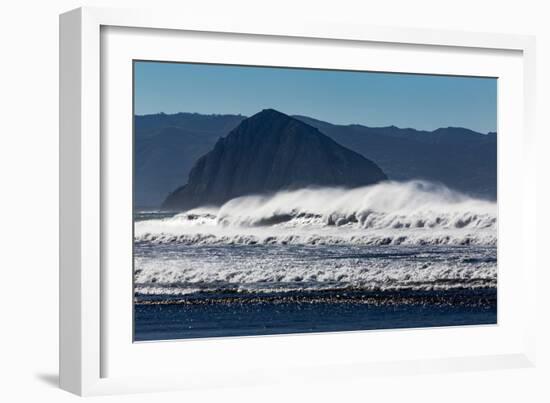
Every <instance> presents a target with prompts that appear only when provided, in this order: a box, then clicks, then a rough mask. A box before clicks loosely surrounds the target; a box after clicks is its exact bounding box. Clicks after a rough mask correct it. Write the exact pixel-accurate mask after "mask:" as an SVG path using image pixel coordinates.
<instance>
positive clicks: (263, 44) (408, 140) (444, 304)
mask: <svg viewBox="0 0 550 403" xmlns="http://www.w3.org/2000/svg"><path fill="white" fill-rule="evenodd" d="M60 44H61V55H60V83H61V84H60V86H61V87H60V97H61V101H60V109H61V119H60V127H61V129H60V131H61V132H60V137H61V141H60V171H61V172H60V187H61V190H60V203H61V210H60V211H61V222H60V233H61V239H60V242H61V256H60V383H61V386H62V387H63V388H64V389H66V390H69V391H71V392H74V393H77V394H81V395H93V394H109V393H125V392H139V391H155V390H166V389H183V388H191V387H194V388H196V387H205V388H208V387H214V386H224V385H248V384H258V383H265V382H272V381H273V380H274V379H276V380H277V381H278V382H280V381H283V382H284V381H288V382H291V381H292V379H293V377H295V376H296V375H297V374H299V376H300V377H301V378H302V379H303V378H304V377H305V378H310V379H326V380H327V381H330V380H332V379H337V378H339V377H346V376H348V375H350V374H353V376H368V375H369V374H370V373H378V374H379V373H381V372H383V373H387V374H403V373H405V374H408V373H411V374H412V373H418V372H419V371H423V372H426V371H428V372H437V371H454V370H474V369H480V368H503V367H522V366H531V365H533V362H534V343H533V340H534V330H533V329H534V318H532V316H533V315H534V311H535V310H534V308H533V307H534V289H535V285H534V278H535V273H536V263H535V260H534V253H533V248H534V245H533V243H532V242H529V234H531V233H534V226H535V217H534V210H535V209H534V208H533V205H534V197H533V195H534V191H535V189H534V186H535V183H534V182H533V181H532V180H531V179H530V178H532V177H533V172H535V167H534V162H533V160H532V159H530V158H529V156H530V155H531V153H532V150H533V149H534V146H535V145H534V135H533V133H532V124H533V123H532V121H533V107H532V102H533V96H534V95H533V94H534V86H535V81H534V80H535V77H534V61H533V60H534V39H533V38H531V37H527V36H517V35H501V34H478V33H465V32H452V31H448V32H447V31H437V32H431V31H424V30H413V29H403V28H396V29H390V28H372V27H363V26H350V25H341V24H330V23H319V22H316V21H313V20H311V21H305V22H304V21H302V22H301V23H300V24H299V25H298V24H297V25H295V26H293V25H292V24H288V25H287V26H285V27H281V26H279V25H278V24H276V23H275V22H269V20H265V21H256V22H251V21H244V19H243V20H242V21H238V20H232V21H222V20H220V21H216V20H201V19H200V18H199V19H197V18H192V16H181V15H177V18H176V16H175V15H173V14H169V13H166V14H165V13H156V12H150V11H147V12H145V11H136V10H133V11H132V10H124V11H123V10H106V9H95V8H93V9H88V8H85V9H78V10H74V11H71V12H68V13H66V14H63V15H62V16H61V18H60ZM411 346H414V348H411Z"/></svg>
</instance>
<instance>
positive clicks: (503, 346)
mask: <svg viewBox="0 0 550 403" xmlns="http://www.w3.org/2000/svg"><path fill="white" fill-rule="evenodd" d="M140 30H141V31H140ZM140 32H141V34H139V33H140ZM186 33H192V34H193V38H195V39H193V40H197V38H199V39H198V40H200V38H201V36H208V35H211V34H215V41H217V42H220V41H221V42H224V41H230V40H231V38H239V41H241V39H240V38H245V39H246V38H249V39H250V38H252V39H251V40H252V41H253V42H254V43H256V44H260V45H262V43H263V41H269V42H270V43H274V44H275V45H273V46H278V47H281V49H284V48H285V46H286V47H287V48H288V51H289V52H290V53H291V54H292V51H291V49H290V48H289V47H288V43H289V41H291V42H292V41H297V42H296V43H300V46H302V48H303V46H306V47H307V46H308V43H310V41H319V42H318V43H319V46H328V47H331V49H332V50H333V51H335V52H337V51H338V49H339V48H343V47H346V46H348V45H349V46H351V45H353V46H351V47H355V48H357V49H359V50H358V51H357V52H359V53H360V52H361V49H362V48H361V46H363V45H364V46H375V47H378V48H380V49H383V48H384V47H389V46H393V47H394V48H395V55H394V56H391V57H388V61H387V62H386V63H389V62H390V61H391V60H393V63H397V64H396V69H398V70H401V71H405V72H409V71H410V72H426V68H427V67H426V62H430V64H432V65H433V66H434V67H432V68H431V70H430V71H429V72H430V73H440V74H449V73H457V72H458V73H460V72H464V73H468V72H471V74H480V75H481V74H483V73H484V72H486V75H489V76H491V75H492V74H490V73H491V71H492V70H494V69H495V68H496V67H494V66H492V65H491V64H490V60H491V59H483V58H484V57H488V58H492V57H495V58H497V59H494V60H499V61H501V62H502V63H501V67H499V68H501V69H502V70H501V71H502V74H503V76H502V77H504V78H505V80H504V81H505V84H504V85H503V88H504V91H503V94H504V95H502V96H507V97H510V98H511V97H512V95H514V97H513V98H517V99H513V100H512V99H510V100H509V102H508V101H507V99H504V100H503V99H501V98H499V114H500V115H502V113H500V112H502V111H504V112H506V111H510V113H508V114H506V113H504V115H505V116H509V118H503V119H507V120H503V121H501V120H500V117H499V170H498V173H499V226H500V223H501V218H503V219H504V220H503V221H502V222H503V224H502V226H501V227H504V229H506V233H503V234H502V231H503V229H502V228H500V229H499V242H501V235H502V242H501V243H499V267H500V264H501V262H503V263H502V264H506V262H508V263H509V264H510V266H511V265H512V264H513V265H514V266H515V267H519V268H518V269H517V271H516V272H512V271H510V270H507V271H506V273H509V275H508V274H507V275H506V276H504V277H503V280H502V281H504V283H503V284H502V285H503V286H505V287H504V289H503V290H504V291H502V292H501V283H500V282H501V277H500V275H501V273H500V272H499V325H498V326H496V327H485V328H483V329H465V328H457V329H452V330H451V329H424V330H411V331H397V330H393V331H379V332H348V333H346V334H324V335H322V336H321V335H294V336H270V337H266V336H264V337H246V338H224V339H218V340H198V341H197V340H193V341H182V342H177V341H176V342H170V343H166V342H160V343H145V344H141V345H139V346H136V345H134V344H133V343H132V340H131V338H130V339H128V323H131V315H132V313H131V310H128V306H131V297H130V295H129V294H128V293H127V292H126V291H127V289H123V291H122V292H120V293H113V289H116V290H119V288H117V287H115V286H116V285H117V284H119V283H118V282H119V281H120V282H121V283H120V284H122V282H125V281H126V283H124V284H122V287H127V284H128V283H127V281H128V275H127V274H128V273H126V272H121V273H122V274H120V273H119V274H116V275H115V274H113V271H112V270H109V268H110V267H112V266H110V265H109V259H111V258H112V256H111V255H110V253H111V252H110V250H111V249H110V248H109V245H110V243H109V242H111V241H113V240H114V241H113V242H119V241H121V242H126V243H125V244H124V247H122V248H121V249H125V250H126V251H127V250H128V248H127V246H128V245H130V244H131V238H129V239H126V238H125V237H126V235H125V234H127V232H124V231H126V230H127V229H128V228H127V225H126V224H127V223H128V217H130V221H131V211H128V212H127V214H126V215H125V216H124V217H122V220H123V221H122V222H120V223H117V224H112V223H116V222H117V220H120V219H119V218H115V216H114V215H112V214H108V213H107V212H109V211H112V208H113V207H112V205H111V204H110V203H111V202H112V200H114V199H117V200H122V199H125V198H124V194H123V195H122V199H121V198H120V197H118V195H114V194H113V193H112V192H114V191H115V190H116V189H119V190H120V191H125V192H126V193H128V189H127V188H128V186H130V190H131V184H126V185H124V180H125V178H127V172H128V169H130V170H131V165H130V166H129V165H128V163H126V164H125V163H124V161H126V162H128V160H127V159H124V158H122V162H121V163H120V166H125V168H120V172H119V173H118V174H117V173H116V172H114V171H111V170H118V169H119V168H116V167H115V166H114V165H113V164H111V163H109V161H110V160H109V159H110V158H111V157H112V155H113V153H115V154H116V153H117V150H125V149H127V145H128V143H124V142H122V141H121V142H119V143H113V142H112V141H111V139H113V138H114V137H113V136H110V135H109V133H110V132H112V131H113V128H115V127H120V128H121V130H123V131H126V132H127V128H128V126H124V125H127V124H128V122H129V121H130V116H125V117H124V118H123V120H124V122H126V123H123V122H122V120H120V121H119V120H116V121H114V120H111V116H112V115H116V114H115V113H114V111H115V109H116V111H117V112H121V114H124V113H125V111H127V110H128V103H127V97H128V94H127V93H125V89H128V85H127V84H128V80H127V78H125V77H124V71H125V70H124V69H122V70H121V69H120V68H119V67H120V66H122V67H123V68H124V66H125V64H123V63H127V62H128V60H130V59H131V58H133V57H134V58H138V57H136V54H135V53H132V52H136V53H140V50H139V49H137V50H136V48H135V47H134V46H126V45H129V44H130V42H124V41H131V40H132V39H131V37H133V36H137V35H142V37H140V43H141V44H142V45H140V46H143V49H144V51H143V54H145V53H147V50H146V49H149V51H148V52H149V55H150V54H151V52H153V50H151V49H153V48H155V50H154V51H155V52H156V53H155V58H159V60H162V59H163V58H168V59H169V60H176V59H178V55H176V54H173V55H172V54H171V52H173V51H172V50H171V49H174V44H175V43H178V41H180V40H181V35H185V34H186ZM106 34H108V35H112V36H111V37H107V36H105V35H106ZM117 35H118V36H117ZM128 38H129V39H128ZM224 38H225V39H224ZM241 42H242V43H241V44H240V46H242V47H243V49H246V47H247V46H249V44H248V42H247V41H246V40H244V39H243V40H242V41H241ZM228 43H229V42H228ZM189 44H190V45H189V46H191V47H190V48H189V49H191V48H193V49H198V47H197V46H196V45H193V44H192V41H191V40H190V42H189ZM193 46H194V47H193ZM213 46H214V45H213ZM147 47H148V48H147ZM409 48H410V49H412V51H414V52H424V53H423V54H424V55H425V58H424V60H423V61H422V62H418V64H417V65H414V64H409V65H405V64H402V65H401V66H400V65H399V63H402V62H400V61H399V60H400V56H399V54H400V53H403V52H407V51H408V50H407V49H409ZM113 49H115V50H117V52H112V50H113ZM110 51H111V52H110ZM430 52H432V53H433V52H443V53H446V54H447V55H448V59H444V58H443V59H441V60H442V62H441V63H442V64H440V65H438V63H439V62H438V61H437V60H436V59H435V58H434V56H433V55H432V53H430ZM461 52H464V54H466V53H468V54H472V55H473V56H472V57H473V58H479V61H478V62H477V65H476V64H475V63H473V64H472V66H474V65H476V66H477V67H475V68H476V69H477V70H476V71H477V73H476V71H474V70H470V69H474V67H471V66H470V67H468V64H469V63H461V62H460V59H461V57H463V56H462V54H463V53H461ZM115 53H116V55H118V56H117V57H118V58H120V59H121V60H120V64H117V63H118V62H116V60H115V59H116V57H115ZM234 53H235V52H233V49H232V54H233V55H232V56H231V57H233V59H231V60H233V61H240V62H242V63H243V64H247V63H252V61H254V60H259V63H260V64H262V63H264V64H269V63H270V62H272V61H270V60H269V57H268V55H267V54H265V55H262V52H261V51H254V52H252V53H253V54H252V55H251V56H250V57H249V58H248V59H246V60H244V59H243V56H239V55H238V54H237V55H235V54H234ZM237 53H238V52H237ZM508 54H509V55H511V57H510V58H508V57H507V56H505V55H508ZM476 55H477V56H476ZM502 55H504V56H505V57H502V58H501V59H499V57H501V56H502ZM146 56H147V55H146ZM295 56H296V57H297V58H298V59H299V57H298V55H295ZM110 57H112V60H113V63H114V64H113V65H110V64H109V61H108V60H107V61H106V60H103V59H105V58H110ZM204 57H206V56H204V55H201V54H200V52H199V51H198V50H197V53H196V55H195V60H199V61H200V60H202V59H201V58H204ZM218 57H222V56H218ZM227 57H229V56H227ZM239 57H241V59H239ZM534 57H535V42H534V38H533V37H529V36H520V35H506V34H487V33H467V32H455V31H443V30H437V31H429V30H417V29H408V28H383V27H368V26H357V25H347V24H341V23H327V22H319V21H315V20H313V19H311V20H307V19H306V20H303V21H301V23H300V24H294V25H293V24H292V23H289V24H286V25H284V26H282V25H280V24H279V23H278V22H276V21H269V19H268V18H266V19H262V20H255V21H251V20H249V19H244V18H243V19H234V18H233V19H219V20H213V19H204V18H195V16H192V15H181V14H178V15H175V14H173V13H169V12H158V11H151V10H116V9H103V8H80V9H77V10H73V11H69V12H68V13H65V14H63V15H61V17H60V385H61V387H62V388H63V389H65V390H68V391H70V392H73V393H76V394H79V395H97V394H113V393H130V392H132V393H133V392H140V391H159V390H171V389H185V388H197V387H212V386H224V385H249V384H258V383H269V382H293V379H295V377H297V376H299V378H300V379H301V380H303V379H304V378H308V379H324V380H325V379H326V380H327V381H329V380H331V379H337V378H340V377H347V376H368V375H369V374H373V373H376V374H380V373H385V374H389V375H396V374H410V373H418V372H439V371H464V370H475V369H491V368H495V369H496V368H505V367H528V366H532V365H534V362H535V346H534V339H535V333H534V332H535V319H534V315H532V314H530V313H532V312H535V278H536V271H537V266H536V261H535V259H534V256H535V251H534V248H535V243H534V242H529V239H528V234H534V233H535V232H536V231H535V222H536V217H535V208H534V203H535V201H534V200H535V197H534V195H535V185H536V183H535V181H534V180H533V179H532V178H534V177H535V175H534V172H535V161H534V158H532V155H534V150H535V136H534V91H535V71H534V69H535V62H534ZM235 58H236V59H235ZM262 58H263V59H262ZM314 58H315V56H314V52H312V56H311V60H312V61H311V63H312V66H315V65H316V63H320V61H316V60H315V59H314ZM392 58H393V59H392ZM401 58H402V56H401ZM430 58H432V59H430ZM298 59H295V60H297V61H296V63H297V66H304V64H307V63H308V61H307V60H306V59H302V60H298ZM319 60H320V59H319ZM342 60H343V59H342ZM419 60H420V59H419ZM484 60H486V61H485V62H484ZM494 60H493V61H494ZM115 62H116V63H115ZM326 63H328V62H326ZM334 63H338V62H337V61H335V62H334ZM340 63H344V64H345V63H346V62H345V61H342V62H340ZM358 63H359V61H358ZM445 63H446V64H445ZM483 63H486V64H485V66H486V67H484V64H483ZM499 63H500V62H499ZM286 64H288V63H286ZM451 64H452V65H453V66H451ZM437 66H440V67H437ZM445 66H451V67H448V68H446V67H445ZM506 66H508V67H506ZM384 68H387V66H386V67H384V66H383V65H379V66H374V67H373V69H374V70H376V69H384ZM415 70H416V71H415ZM495 71H496V70H495ZM102 75H104V76H105V77H103V76H102ZM107 76H108V77H109V78H112V79H113V80H107V79H106V77H107ZM508 77H509V78H508ZM113 83H116V84H113ZM501 93H502V92H501ZM516 95H517V96H516ZM120 96H122V97H124V100H121V101H120V102H118V100H119V97H120ZM501 101H503V102H501ZM518 106H519V108H520V109H517V108H518ZM111 107H112V109H111ZM514 110H515V111H516V112H515V113H512V112H513V111H514ZM117 116H118V115H117ZM121 119H122V118H121ZM119 124H120V125H122V126H117V125H119ZM502 128H503V129H504V133H509V134H506V136H505V137H504V139H505V140H504V141H503V142H501V139H500V131H501V130H500V129H502ZM512 128H513V129H514V130H507V129H512ZM501 143H503V144H501ZM513 150H516V151H518V152H520V153H521V167H519V168H518V166H515V167H514V171H512V167H510V166H509V164H507V162H510V158H511V157H510V156H511V151H513ZM123 152H124V153H125V155H128V152H125V151H123ZM117 155H118V154H117ZM117 177H118V179H116V178H117ZM504 179H505V180H506V182H503V180H504ZM119 185H121V186H119ZM518 186H520V189H521V191H518V190H517V187H518ZM124 189H126V190H124ZM502 189H503V190H502ZM501 190H502V192H501ZM122 207H124V206H123V205H122ZM512 212H515V214H516V215H515V216H514V217H512ZM507 217H510V219H509V221H506V218H507ZM124 220H126V221H124ZM111 222H112V223H111ZM112 227H115V231H114V232H109V231H110V230H109V228H112ZM121 228H126V229H125V230H124V231H118V230H117V229H121ZM105 231H107V232H109V234H106V233H105ZM116 234H119V235H116ZM107 235H108V238H109V242H107V241H106V239H107ZM117 236H120V238H117ZM512 241H514V243H515V244H516V245H520V246H517V247H516V250H514V251H511V250H510V248H507V247H506V246H507V245H509V244H510V243H511V242H512ZM117 245H121V244H120V243H117ZM130 250H131V248H130ZM499 270H500V268H499ZM130 277H131V276H130ZM129 281H130V282H131V279H130V280H129ZM125 284H126V285H125ZM508 284H510V287H508ZM512 285H515V286H516V287H517V288H515V290H514V291H515V298H518V299H520V300H521V302H518V303H517V304H514V307H513V308H510V310H511V311H513V312H511V313H510V317H509V318H508V316H506V315H507V309H508V307H510V306H511V305H510V304H508V305H507V304H506V301H507V300H508V299H509V297H510V295H511V290H512ZM116 294H120V295H118V296H117V295H116ZM501 307H504V308H502V309H505V312H503V313H502V312H501ZM129 321H130V322H129ZM119 324H122V325H120V326H121V327H120V328H119V327H118V326H119ZM117 335H118V336H117ZM121 335H122V336H121ZM446 338H448V340H465V341H464V345H462V346H460V348H451V347H449V348H446V347H445V346H444V343H442V340H445V339H446ZM474 339H475V340H479V343H478V345H476V346H474V345H473V343H472V342H471V341H468V340H474ZM406 340H414V342H415V343H418V346H419V347H418V352H417V354H416V355H414V354H409V355H405V354H404V352H405V350H404V349H400V348H398V347H395V348H394V349H393V350H392V351H393V352H394V353H393V354H388V352H389V351H390V348H391V343H395V344H394V345H395V346H398V345H402V344H403V343H404V342H405V343H406ZM492 341H494V343H491V342H492ZM342 343H344V344H345V347H342V351H344V352H347V353H349V354H352V355H353V356H352V357H351V358H349V359H341V354H339V353H338V351H336V350H335V346H337V345H343V344H342ZM373 343H377V344H378V346H381V347H377V350H378V351H379V354H378V355H377V354H375V350H374V349H371V350H368V348H365V351H366V352H363V353H357V354H355V355H354V354H353V353H352V351H353V348H354V347H357V346H365V345H371V344H373ZM423 346H424V347H423ZM429 346H432V347H429ZM489 346H491V348H489ZM320 347H323V348H325V349H326V351H325V352H326V353H327V354H325V355H324V356H323V357H319V358H316V356H315V355H314V349H315V348H320ZM235 349H238V350H239V354H238V355H235V354H232V353H230V352H231V351H234V350H235ZM268 351H269V352H270V353H267V352H268ZM297 352H299V354H297ZM178 354H179V355H180V357H186V359H185V360H183V361H181V360H179V359H178V360H174V359H171V358H172V357H176V356H178ZM208 354H209V355H208ZM262 355H263V357H264V358H262ZM204 357H206V358H204ZM216 357H217V358H216ZM236 357H239V361H240V362H239V363H235V364H232V365H231V366H228V365H223V362H226V361H227V360H230V359H235V358H236ZM201 360H205V362H206V364H208V365H206V364H205V365H201V363H200V361H201ZM215 360H219V362H220V365H219V366H216V368H215V369H213V367H212V364H213V362H215ZM262 360H263V362H264V363H263V364H262ZM136 362H143V363H144V365H143V368H137V367H136V365H135V363H136ZM262 365H263V366H262ZM161 366H162V368H163V369H162V370H158V371H150V370H149V371H148V370H147V367H149V368H150V367H155V368H160V367H161ZM190 368H193V370H192V371H190V370H189V369H190ZM304 368H307V371H304ZM155 372H156V374H155Z"/></svg>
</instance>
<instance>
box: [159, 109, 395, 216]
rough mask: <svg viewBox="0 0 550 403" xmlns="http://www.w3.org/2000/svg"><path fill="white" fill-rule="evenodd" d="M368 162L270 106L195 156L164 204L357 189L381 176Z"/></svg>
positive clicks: (175, 206)
mask: <svg viewBox="0 0 550 403" xmlns="http://www.w3.org/2000/svg"><path fill="white" fill-rule="evenodd" d="M385 179H387V178H386V175H385V174H384V172H382V170H381V169H380V168H379V167H378V166H377V165H376V164H375V163H374V162H372V161H370V160H368V159H367V158H365V157H363V156H362V155H360V154H358V153H356V152H354V151H351V150H349V149H347V148H345V147H343V146H341V145H340V144H338V143H336V142H335V141H334V140H332V139H331V138H330V137H328V136H325V135H324V134H322V133H321V132H319V130H318V129H316V128H314V127H312V126H310V125H308V124H306V123H304V122H302V121H300V120H297V119H295V118H292V117H290V116H288V115H285V114H283V113H281V112H278V111H275V110H273V109H266V110H263V111H261V112H259V113H257V114H256V115H254V116H252V117H250V118H248V119H245V120H243V121H242V122H241V123H240V124H239V125H238V126H237V127H236V128H235V129H233V130H232V131H231V132H230V133H229V134H228V135H227V136H226V137H222V138H220V139H219V140H218V142H217V143H216V144H215V146H214V148H213V149H212V150H211V151H210V152H208V153H207V154H205V155H203V156H202V157H201V158H199V159H198V160H197V162H196V163H195V165H194V166H193V168H192V169H191V171H190V173H189V179H188V181H187V184H186V185H184V186H182V187H180V188H178V189H176V190H175V191H174V192H172V193H171V194H170V195H169V196H168V197H167V198H166V200H165V201H164V203H163V208H164V209H169V210H189V209H192V208H195V207H198V206H212V205H214V206H219V205H222V204H223V203H225V202H227V201H228V200H231V199H233V198H235V197H239V196H244V195H251V194H266V193H272V192H275V191H279V190H285V189H298V188H304V187H308V186H311V187H320V186H339V187H347V188H353V187H359V186H366V185H371V184H374V183H377V182H380V181H382V180H385Z"/></svg>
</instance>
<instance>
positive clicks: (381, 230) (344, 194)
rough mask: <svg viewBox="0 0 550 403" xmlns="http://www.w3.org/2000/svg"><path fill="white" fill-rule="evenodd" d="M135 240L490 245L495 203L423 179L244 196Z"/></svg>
mask: <svg viewBox="0 0 550 403" xmlns="http://www.w3.org/2000/svg"><path fill="white" fill-rule="evenodd" d="M135 240H136V241H137V242H146V243H153V244H168V243H182V244H187V245H205V244H211V245H226V244H246V245H251V244H284V245H292V244H295V245H342V244H344V245H346V244H349V245H488V246H495V245H496V241H497V206H496V203H495V202H491V201H486V200H479V199H474V198H471V197H469V196H466V195H464V194H461V193H458V192H455V191H452V190H450V189H448V188H446V187H444V186H442V185H437V184H433V183H429V182H424V181H410V182H384V183H380V184H377V185H373V186H367V187H362V188H356V189H342V188H319V189H310V188H306V189H301V190H294V191H282V192H278V193H275V194H273V195H267V196H245V197H239V198H236V199H233V200H230V201H228V202H227V203H225V204H224V205H223V206H221V207H219V208H208V207H204V208H198V209H193V210H190V211H187V212H184V213H180V214H177V215H175V216H172V217H165V218H161V219H152V220H144V221H138V222H136V223H135Z"/></svg>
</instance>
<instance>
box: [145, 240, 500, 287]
mask: <svg viewBox="0 0 550 403" xmlns="http://www.w3.org/2000/svg"><path fill="white" fill-rule="evenodd" d="M165 247H166V248H168V249H166V250H164V251H163V252H162V253H161V255H162V257H160V256H159V255H148V254H143V255H140V256H137V257H136V262H135V263H136V264H135V267H136V269H137V270H136V274H135V283H136V287H137V288H136V291H137V292H139V293H142V294H181V295H183V294H191V293H196V292H199V291H219V290H232V291H248V292H284V291H290V290H310V291H311V290H330V289H335V288H336V289H341V288H353V289H362V290H409V289H410V290H448V289H454V288H464V287H466V288H479V287H496V281H497V266H496V250H495V248H491V247H489V248H487V247H468V248H464V247H459V248H457V247H443V248H444V250H443V251H441V250H437V248H436V249H434V248H433V247H408V248H404V247H392V246H390V247H374V250H372V249H369V250H368V251H365V249H364V248H362V247H357V246H351V247H350V246H343V247H338V248H336V249H335V247H324V246H321V247H315V248H313V247H308V246H297V247H292V248H291V249H290V250H289V247H282V246H273V247H270V248H267V249H266V248H261V247H251V246H241V247H237V248H228V247H227V246H223V247H212V246H206V247H202V248H191V249H189V250H187V251H185V252H183V253H181V252H178V251H176V248H174V245H172V246H169V245H167V246H165Z"/></svg>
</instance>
